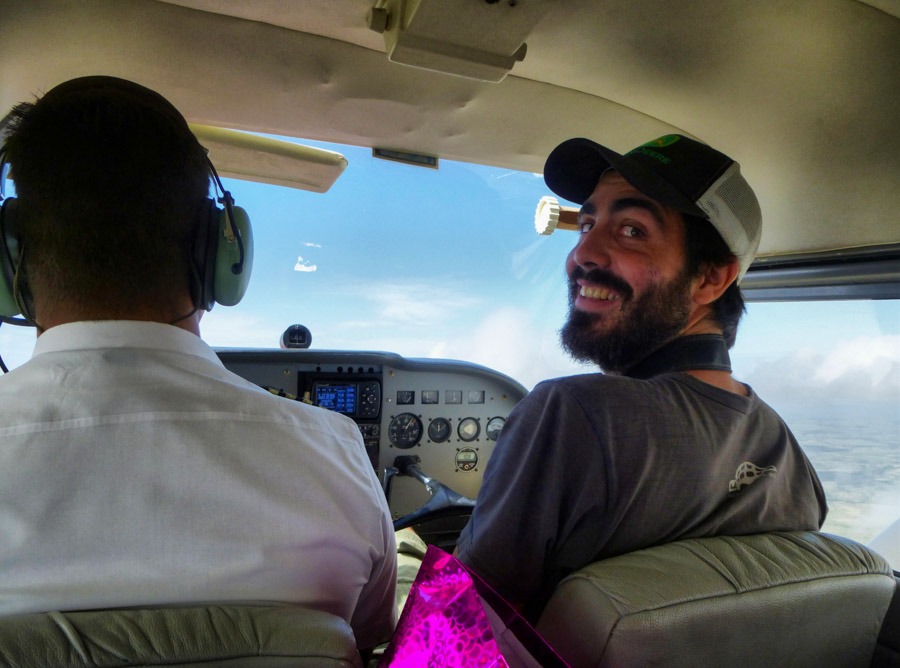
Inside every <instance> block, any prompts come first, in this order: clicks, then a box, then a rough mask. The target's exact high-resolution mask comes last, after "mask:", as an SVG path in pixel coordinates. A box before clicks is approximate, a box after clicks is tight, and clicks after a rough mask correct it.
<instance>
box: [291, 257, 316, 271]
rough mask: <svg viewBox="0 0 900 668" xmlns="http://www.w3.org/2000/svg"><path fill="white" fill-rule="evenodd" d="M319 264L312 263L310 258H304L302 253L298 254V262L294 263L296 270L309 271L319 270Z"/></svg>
mask: <svg viewBox="0 0 900 668" xmlns="http://www.w3.org/2000/svg"><path fill="white" fill-rule="evenodd" d="M318 268H319V265H316V264H310V263H309V260H304V259H303V256H302V255H298V256H297V264H295V265H294V271H302V272H304V273H309V272H311V271H316V270H318Z"/></svg>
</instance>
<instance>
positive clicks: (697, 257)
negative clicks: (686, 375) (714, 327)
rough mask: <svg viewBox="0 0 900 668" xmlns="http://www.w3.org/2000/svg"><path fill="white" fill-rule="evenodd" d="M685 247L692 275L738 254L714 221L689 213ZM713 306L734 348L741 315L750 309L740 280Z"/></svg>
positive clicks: (687, 265)
mask: <svg viewBox="0 0 900 668" xmlns="http://www.w3.org/2000/svg"><path fill="white" fill-rule="evenodd" d="M684 247H685V257H686V267H685V269H686V270H687V272H688V275H689V276H696V275H697V274H698V273H700V271H702V269H703V267H704V265H712V266H714V267H720V266H722V265H724V264H728V263H729V262H731V261H732V260H734V259H735V256H734V253H732V252H731V250H730V249H729V248H728V246H727V245H726V244H725V240H724V239H722V237H721V236H720V235H719V233H718V232H717V231H716V228H715V227H713V225H712V223H710V222H709V221H708V220H706V219H704V218H700V217H697V216H691V215H688V214H685V215H684ZM711 309H712V316H713V318H715V320H716V322H717V323H718V324H719V326H721V327H722V333H723V335H724V337H725V343H726V344H727V345H728V347H729V348H731V347H732V346H733V345H734V342H735V339H736V338H737V329H738V323H739V322H740V320H741V316H742V315H744V313H745V312H746V311H747V309H746V307H745V306H744V296H743V295H742V294H741V289H740V287H738V284H737V281H734V282H733V283H732V284H731V285H729V286H728V288H727V289H726V290H725V292H724V293H722V296H721V297H719V298H718V299H717V300H716V301H715V302H713V303H712V304H711Z"/></svg>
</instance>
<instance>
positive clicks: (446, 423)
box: [428, 417, 451, 443]
mask: <svg viewBox="0 0 900 668" xmlns="http://www.w3.org/2000/svg"><path fill="white" fill-rule="evenodd" d="M450 431H451V429H450V420H448V419H447V418H441V417H439V418H434V419H433V420H432V421H431V422H430V423H429V425H428V438H430V439H431V440H432V441H434V442H435V443H443V442H444V441H446V440H447V439H448V438H450Z"/></svg>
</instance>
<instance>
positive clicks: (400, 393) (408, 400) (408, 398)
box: [397, 390, 416, 406]
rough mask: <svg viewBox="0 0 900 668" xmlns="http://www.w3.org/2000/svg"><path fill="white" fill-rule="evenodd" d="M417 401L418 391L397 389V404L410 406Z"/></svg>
mask: <svg viewBox="0 0 900 668" xmlns="http://www.w3.org/2000/svg"><path fill="white" fill-rule="evenodd" d="M414 403H416V393H415V392H413V391H412V390H397V404H398V405H400V406H410V405H412V404H414Z"/></svg>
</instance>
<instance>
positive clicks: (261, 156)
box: [190, 123, 347, 193]
mask: <svg viewBox="0 0 900 668" xmlns="http://www.w3.org/2000/svg"><path fill="white" fill-rule="evenodd" d="M190 127H191V131H192V132H193V133H194V135H196V137H197V139H198V141H199V142H200V143H201V144H202V145H203V146H204V147H205V148H206V149H207V150H208V151H209V158H210V160H212V163H213V165H215V167H216V171H217V172H218V173H219V176H225V177H230V178H236V179H244V180H245V181H256V182H259V183H272V184H275V185H279V186H287V187H288V188H297V189H299V190H311V191H312V192H317V193H324V192H327V191H328V189H329V188H331V186H332V184H333V183H334V182H335V181H336V180H337V178H338V177H339V176H340V175H341V173H342V172H343V171H344V169H345V168H346V167H347V159H346V158H345V157H344V156H343V155H341V154H340V153H336V152H334V151H327V150H325V149H321V148H313V147H312V146H304V145H302V144H294V143H293V142H289V141H283V140H281V139H272V138H270V137H261V136H259V135H255V134H251V133H249V132H240V131H237V130H226V129H225V128H217V127H213V126H210V125H199V124H195V123H191V124H190Z"/></svg>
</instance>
